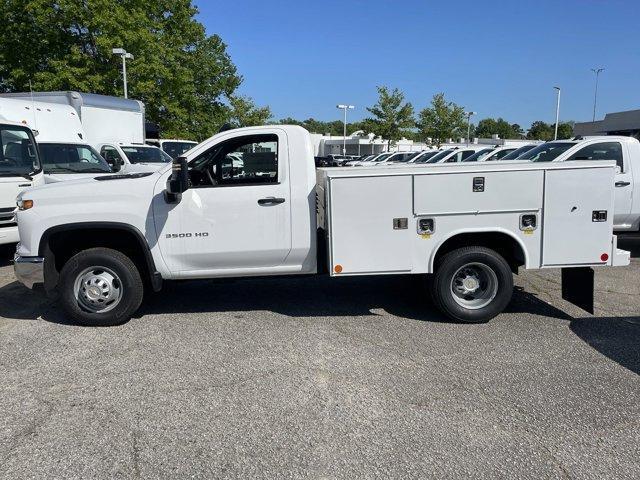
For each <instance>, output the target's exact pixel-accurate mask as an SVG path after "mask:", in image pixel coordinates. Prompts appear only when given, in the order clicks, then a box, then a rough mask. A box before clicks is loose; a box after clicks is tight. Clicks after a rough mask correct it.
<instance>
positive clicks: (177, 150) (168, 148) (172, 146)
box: [162, 142, 197, 159]
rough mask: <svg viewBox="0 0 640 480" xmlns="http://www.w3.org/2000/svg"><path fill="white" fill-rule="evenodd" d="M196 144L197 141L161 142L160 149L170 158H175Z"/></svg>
mask: <svg viewBox="0 0 640 480" xmlns="http://www.w3.org/2000/svg"><path fill="white" fill-rule="evenodd" d="M196 145H197V143H192V142H162V150H164V151H165V153H166V154H167V155H169V156H170V157H171V158H172V159H176V158H178V157H179V156H180V155H182V154H183V153H185V152H188V151H189V150H191V149H192V148H193V147H195V146H196Z"/></svg>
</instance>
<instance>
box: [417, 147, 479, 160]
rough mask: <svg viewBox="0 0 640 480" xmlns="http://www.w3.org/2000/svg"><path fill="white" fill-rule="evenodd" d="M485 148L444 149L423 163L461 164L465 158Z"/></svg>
mask: <svg viewBox="0 0 640 480" xmlns="http://www.w3.org/2000/svg"><path fill="white" fill-rule="evenodd" d="M486 148H487V147H484V146H482V147H479V146H465V147H454V148H445V149H444V150H441V151H439V152H438V153H436V154H435V155H433V156H431V158H429V159H427V160H426V161H425V162H423V163H456V162H462V161H464V160H465V159H466V158H468V157H470V156H471V155H473V154H475V153H476V152H478V151H480V150H484V149H486Z"/></svg>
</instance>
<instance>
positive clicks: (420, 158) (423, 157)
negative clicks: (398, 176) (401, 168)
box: [408, 150, 440, 164]
mask: <svg viewBox="0 0 640 480" xmlns="http://www.w3.org/2000/svg"><path fill="white" fill-rule="evenodd" d="M439 152H440V150H425V151H424V152H420V153H419V154H418V155H416V156H415V157H413V158H411V159H409V162H408V163H410V164H414V163H415V164H421V163H426V162H427V161H428V160H429V159H430V158H431V157H433V156H434V155H437V154H438V153H439Z"/></svg>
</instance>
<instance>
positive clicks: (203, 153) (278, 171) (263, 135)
mask: <svg viewBox="0 0 640 480" xmlns="http://www.w3.org/2000/svg"><path fill="white" fill-rule="evenodd" d="M266 136H275V137H276V138H277V140H276V142H277V146H278V150H277V152H276V168H277V171H276V174H277V177H276V178H277V180H278V181H277V182H269V183H262V182H243V183H227V184H224V183H222V184H220V183H219V184H217V185H193V186H190V187H189V190H191V189H204V188H229V187H271V186H273V185H282V182H281V175H280V151H281V147H280V145H281V144H282V141H281V139H282V135H281V134H280V133H277V132H274V133H254V134H246V135H237V136H233V137H230V138H227V139H224V140H222V141H220V142H219V143H216V144H215V145H212V146H211V147H209V148H208V149H207V150H205V151H204V152H202V153H201V154H200V155H198V156H197V157H195V158H194V159H192V160H190V161H189V164H191V163H192V162H195V161H196V160H198V159H199V158H201V157H202V156H203V155H206V154H207V153H208V152H209V151H210V150H211V149H212V148H216V147H218V146H220V145H222V144H224V143H226V142H228V141H233V140H236V139H239V138H245V137H266ZM254 143H255V142H254Z"/></svg>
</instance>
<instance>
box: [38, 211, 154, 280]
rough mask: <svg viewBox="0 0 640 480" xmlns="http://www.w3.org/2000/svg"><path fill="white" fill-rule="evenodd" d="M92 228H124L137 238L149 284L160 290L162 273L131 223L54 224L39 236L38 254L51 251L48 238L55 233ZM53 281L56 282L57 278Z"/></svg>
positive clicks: (42, 254) (143, 237) (145, 243)
mask: <svg viewBox="0 0 640 480" xmlns="http://www.w3.org/2000/svg"><path fill="white" fill-rule="evenodd" d="M94 228H102V229H111V230H124V231H126V232H128V233H132V234H133V235H134V237H135V238H136V239H137V241H138V245H139V246H140V248H141V249H142V253H143V255H144V259H145V263H146V266H147V270H148V272H149V281H150V282H151V286H152V288H153V290H154V291H155V292H158V291H160V289H161V288H162V275H161V274H160V272H158V270H157V269H156V264H155V261H154V260H153V255H152V254H151V249H150V248H149V243H148V242H147V239H146V238H145V236H144V235H143V234H142V232H141V231H140V230H138V229H137V228H136V227H134V226H133V225H129V224H126V223H119V222H78V223H68V224H64V225H56V226H54V227H50V228H48V229H47V230H45V231H44V233H43V234H42V236H41V237H40V243H39V245H38V255H39V256H41V257H46V256H47V254H48V253H50V252H51V251H50V249H49V238H50V237H51V236H52V235H54V234H56V233H60V232H70V231H74V230H90V229H94ZM55 283H57V279H56V282H55ZM45 286H46V285H45Z"/></svg>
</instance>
